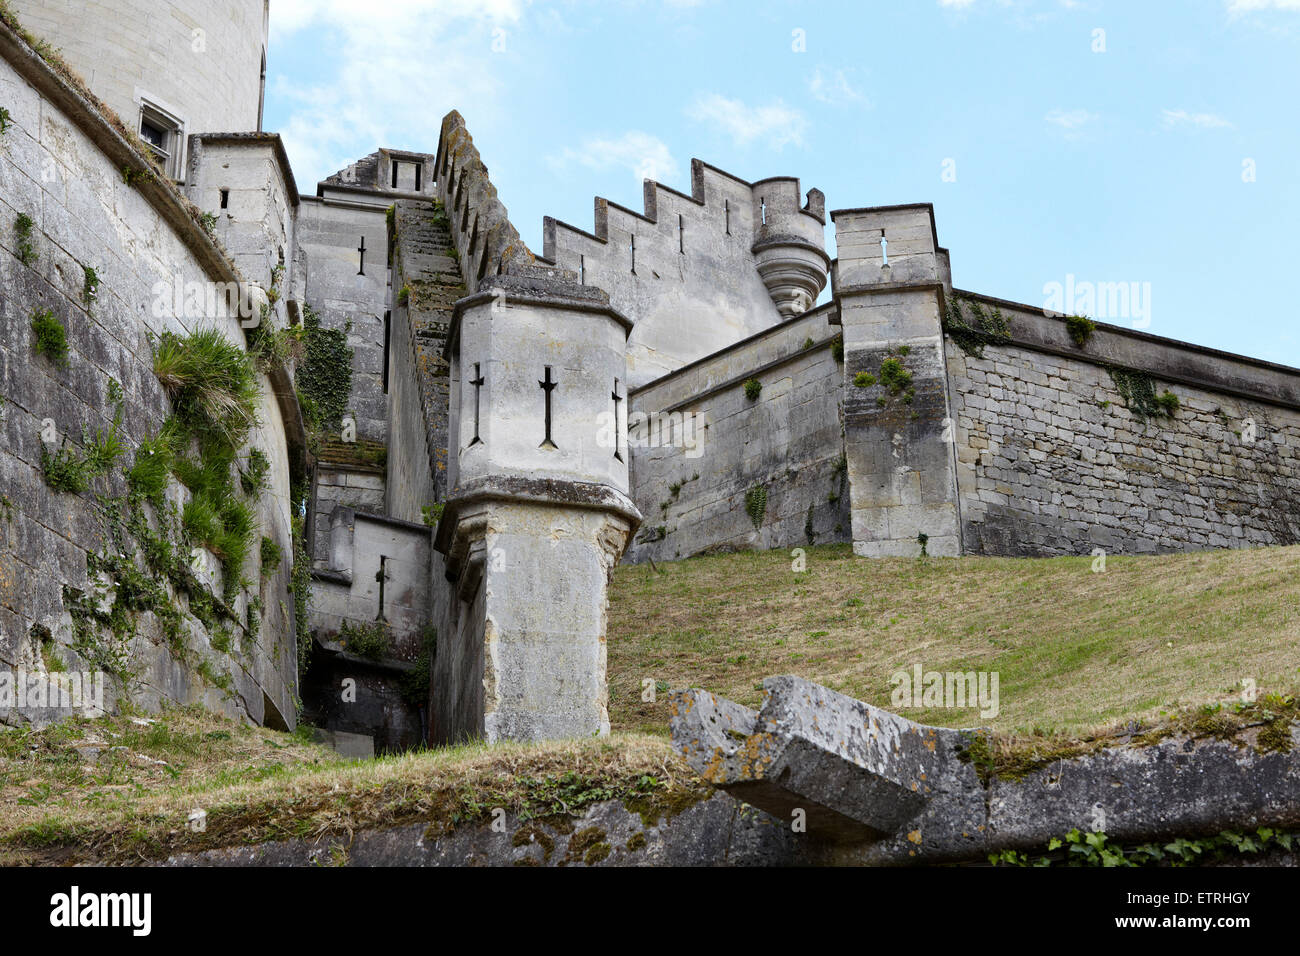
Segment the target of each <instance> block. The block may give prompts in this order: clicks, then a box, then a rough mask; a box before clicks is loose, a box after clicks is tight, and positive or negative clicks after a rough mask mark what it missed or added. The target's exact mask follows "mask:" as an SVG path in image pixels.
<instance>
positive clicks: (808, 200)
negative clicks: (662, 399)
mask: <svg viewBox="0 0 1300 956" xmlns="http://www.w3.org/2000/svg"><path fill="white" fill-rule="evenodd" d="M642 205H643V211H641V212H637V211H635V210H633V209H629V208H628V207H626V206H623V205H620V204H618V203H616V202H613V201H612V200H609V199H606V198H604V197H599V196H598V197H596V199H595V202H594V216H593V226H592V230H591V231H590V232H588V231H586V230H584V229H581V228H579V227H577V226H574V225H571V224H569V223H567V222H563V221H561V220H559V219H556V218H554V217H551V216H548V217H546V218H545V219H544V220H543V227H542V233H543V249H542V256H540V257H538V260H539V261H540V262H545V263H548V264H551V265H554V266H555V267H557V268H559V269H563V270H566V271H568V272H572V273H573V274H574V275H576V276H577V278H578V281H579V282H580V283H582V284H583V285H594V286H598V287H600V288H601V289H604V290H605V291H606V292H608V293H609V296H610V302H611V304H612V305H613V306H614V307H615V308H616V309H618V310H619V311H620V312H622V313H623V314H625V315H627V316H628V317H629V318H631V319H632V320H633V321H634V322H635V323H636V327H635V330H634V331H633V334H632V338H631V342H630V355H629V371H628V373H629V376H630V377H631V378H630V381H631V383H632V384H633V386H634V387H635V386H637V385H641V384H645V383H647V382H649V381H651V380H653V379H655V378H658V377H659V376H660V375H663V374H665V373H667V372H671V371H673V370H675V369H677V368H680V367H681V366H683V365H686V364H688V363H690V362H693V361H695V360H696V359H699V358H701V357H703V356H705V355H708V354H711V353H712V352H716V351H717V350H718V349H721V348H725V347H727V346H728V345H731V344H733V343H735V342H737V341H739V340H741V339H743V338H747V337H749V336H751V335H754V334H757V333H758V332H761V331H763V330H764V329H768V328H771V327H772V326H774V325H776V324H778V323H780V322H782V321H783V320H786V319H789V318H791V317H793V316H794V315H797V314H799V313H801V312H803V311H806V310H807V309H809V308H811V307H812V306H813V304H814V303H815V302H816V300H817V297H818V295H819V294H820V293H821V290H822V289H823V288H824V287H825V284H826V277H827V272H828V270H829V268H830V259H829V257H828V256H827V255H826V252H825V239H824V230H825V221H826V219H825V217H826V210H825V197H824V196H823V194H822V193H821V191H820V190H817V189H812V190H809V191H808V194H807V196H806V197H804V196H803V194H802V191H801V188H800V185H799V180H798V179H796V178H794V177H789V176H781V177H774V178H771V179H763V180H759V181H758V182H752V183H751V182H749V181H747V180H744V179H741V178H740V177H738V176H734V175H732V174H731V173H728V172H725V171H723V170H721V169H718V168H716V167H714V166H710V165H709V164H708V163H705V162H703V161H702V160H699V159H693V160H691V192H690V195H687V194H686V193H683V192H679V191H678V190H676V189H673V188H672V187H670V186H665V185H663V184H662V183H659V182H656V181H654V180H646V181H645V182H644V186H643V198H642Z"/></svg>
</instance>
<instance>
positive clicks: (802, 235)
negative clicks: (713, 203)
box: [752, 176, 830, 319]
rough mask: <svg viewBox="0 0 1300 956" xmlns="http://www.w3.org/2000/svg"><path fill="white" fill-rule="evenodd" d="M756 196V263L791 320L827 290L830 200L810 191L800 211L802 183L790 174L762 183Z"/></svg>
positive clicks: (787, 317) (755, 190) (762, 181)
mask: <svg viewBox="0 0 1300 956" xmlns="http://www.w3.org/2000/svg"><path fill="white" fill-rule="evenodd" d="M753 192H754V222H755V223H756V224H758V229H757V232H756V237H755V240H754V246H753V250H752V251H753V253H754V260H755V265H756V267H757V269H758V274H759V275H760V276H762V278H763V284H764V285H765V286H767V291H768V294H769V295H770V296H771V297H772V301H773V302H774V303H776V307H777V310H778V311H779V312H780V313H781V316H782V318H786V319H789V318H793V317H794V316H796V315H800V314H802V313H804V312H807V311H808V310H809V309H810V308H812V306H813V304H814V303H815V302H816V301H817V296H819V295H820V294H821V291H822V289H824V288H825V287H826V273H827V270H828V269H829V268H830V259H829V257H827V255H826V236H825V229H826V197H825V196H824V195H823V194H822V191H821V190H820V189H810V190H808V202H807V204H806V205H804V206H803V207H800V205H799V180H797V179H792V178H790V177H786V176H781V177H777V178H775V179H764V180H760V181H759V182H756V183H754V187H753Z"/></svg>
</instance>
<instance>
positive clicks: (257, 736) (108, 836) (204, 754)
mask: <svg viewBox="0 0 1300 956" xmlns="http://www.w3.org/2000/svg"><path fill="white" fill-rule="evenodd" d="M152 719H153V721H154V722H153V723H151V724H149V725H147V726H140V725H138V724H135V723H133V722H132V720H131V718H127V717H118V718H111V719H108V720H102V721H93V722H91V721H71V722H68V723H67V724H64V725H62V726H59V727H54V728H50V729H47V730H45V731H41V732H30V731H0V864H8V865H13V864H21V863H52V862H54V863H74V862H90V861H94V862H108V863H130V862H142V861H145V860H154V859H159V858H162V857H165V856H167V855H168V854H171V853H176V852H184V851H196V850H203V849H208V848H212V847H225V846H238V845H244V844H249V843H259V842H264V841H268V840H277V839H291V838H298V839H307V840H314V839H317V838H320V837H323V836H325V835H329V834H352V833H355V832H357V831H359V830H363V829H374V828H382V827H387V826H396V825H400V824H406V823H413V822H424V823H427V824H428V825H429V827H430V828H432V829H435V830H437V831H439V832H443V831H446V830H448V829H450V828H452V827H454V826H456V825H458V824H461V823H472V822H481V821H483V820H485V819H486V818H488V817H490V815H491V811H492V809H493V808H496V807H502V808H504V809H505V810H506V811H507V813H508V814H509V815H510V819H511V820H512V821H518V820H524V819H529V818H534V817H544V818H549V819H558V820H563V819H564V818H566V817H567V816H568V815H570V814H571V813H575V812H577V811H580V810H581V809H582V808H584V807H585V806H586V805H588V804H590V803H593V802H597V801H600V800H606V799H614V798H618V799H623V800H625V801H627V802H629V803H630V805H632V806H634V807H640V808H642V809H643V810H645V811H646V812H649V813H651V814H653V813H655V812H669V810H670V808H671V807H672V806H674V805H675V804H678V803H681V802H683V801H685V802H694V801H696V800H698V799H701V798H702V797H703V796H706V795H707V793H708V791H707V789H706V788H705V787H703V785H702V784H700V783H699V782H698V781H697V780H695V778H694V777H693V775H692V774H690V772H689V771H688V770H687V769H686V768H685V766H684V764H682V763H681V761H680V760H679V759H678V758H677V757H676V756H675V755H674V754H673V753H672V751H671V749H670V748H669V746H668V745H667V743H666V742H665V741H664V740H662V739H660V738H655V737H646V736H640V735H619V736H617V737H614V738H609V739H604V740H582V741H568V742H557V743H546V744H536V745H502V746H497V747H494V748H492V749H491V750H488V749H487V748H486V747H484V746H482V745H479V744H473V745H465V746H462V747H453V748H447V749H445V750H438V751H426V752H419V753H410V754H405V755H402V756H398V757H386V758H382V759H379V760H372V761H349V760H344V759H342V758H340V757H338V756H337V755H336V754H334V753H332V752H331V751H328V750H325V749H323V748H321V747H318V746H316V745H313V744H307V743H304V742H303V741H302V740H301V739H299V738H296V737H294V736H292V735H289V734H281V733H277V732H275V731H271V730H265V729H262V728H254V727H246V726H242V725H239V724H236V723H233V722H231V721H228V720H226V719H224V718H222V717H218V716H215V715H212V714H207V713H203V712H201V711H196V710H188V709H187V710H182V711H172V712H169V713H167V714H163V715H161V716H158V717H155V718H152ZM96 742H99V743H96ZM100 745H102V746H103V749H102V750H101V752H100V754H99V756H98V759H97V760H96V761H95V762H93V763H92V762H90V761H88V760H87V758H86V757H85V756H84V754H83V752H82V751H83V750H84V748H85V747H86V746H100ZM110 748H121V749H116V750H114V749H110ZM195 809H202V810H204V811H205V813H206V814H207V817H206V828H205V830H204V831H203V832H195V831H193V830H191V829H190V828H189V827H187V821H188V819H189V816H190V814H191V812H192V811H193V810H195Z"/></svg>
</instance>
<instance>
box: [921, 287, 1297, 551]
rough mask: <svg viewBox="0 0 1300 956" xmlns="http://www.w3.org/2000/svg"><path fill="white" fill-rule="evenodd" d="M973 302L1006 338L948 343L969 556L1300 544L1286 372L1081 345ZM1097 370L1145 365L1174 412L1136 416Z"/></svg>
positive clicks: (1141, 345) (1171, 353)
mask: <svg viewBox="0 0 1300 956" xmlns="http://www.w3.org/2000/svg"><path fill="white" fill-rule="evenodd" d="M958 295H959V297H966V298H970V297H971V296H970V294H969V293H959V294H958ZM974 298H975V299H976V301H982V302H983V303H984V308H985V309H992V308H995V307H997V308H1000V309H1001V310H1002V312H1003V314H1004V316H1005V317H1007V319H1008V320H1009V325H1010V328H1011V332H1012V337H1013V343H1012V344H1007V345H987V346H985V348H984V355H983V357H982V358H977V357H975V356H972V355H967V354H966V353H965V352H963V351H962V350H961V349H960V348H958V347H957V346H956V344H955V343H953V342H952V341H949V342H948V343H947V359H948V369H949V376H950V379H951V382H952V386H953V396H954V400H953V416H954V419H953V420H954V425H955V435H956V447H957V455H958V479H959V487H960V491H961V513H962V523H963V530H962V534H963V539H964V542H965V546H966V550H967V551H969V552H971V553H978V554H997V555H1053V554H1088V553H1090V552H1091V551H1092V550H1093V549H1096V548H1100V549H1102V550H1104V551H1106V552H1107V553H1138V554H1142V553H1156V552H1169V551H1189V550H1200V549H1207V548H1238V547H1259V546H1264V545H1287V544H1296V543H1300V461H1298V460H1297V457H1298V455H1300V452H1298V451H1297V449H1300V375H1297V373H1296V372H1295V370H1293V369H1286V368H1282V367H1280V366H1270V365H1269V364H1268V363H1264V362H1255V361H1252V360H1249V359H1243V358H1241V357H1240V356H1231V355H1227V354H1225V353H1218V352H1214V351H1213V350H1209V349H1198V348H1195V347H1193V346H1187V345H1185V344H1183V343H1178V342H1172V341H1170V340H1168V339H1159V338H1157V337H1155V336H1151V335H1146V334H1143V333H1139V332H1134V331H1131V330H1127V329H1121V328H1116V327H1113V326H1104V325H1099V326H1098V328H1097V331H1096V332H1094V333H1093V336H1092V337H1091V338H1090V340H1089V341H1088V342H1087V343H1086V344H1085V346H1084V347H1083V348H1080V347H1078V346H1076V345H1075V344H1074V343H1073V342H1071V341H1070V340H1069V338H1068V336H1067V334H1066V333H1065V330H1064V323H1063V322H1062V321H1060V320H1057V319H1052V318H1047V317H1045V316H1043V315H1042V314H1041V313H1036V312H1034V311H1032V310H1029V309H1027V308H1026V307H1023V306H1016V305H1014V304H1011V303H1005V302H999V301H998V300H990V299H987V298H986V297H980V296H975V297H974ZM959 301H961V298H959ZM1106 365H1116V366H1120V367H1126V368H1134V367H1136V368H1138V369H1149V370H1150V375H1151V378H1152V381H1153V384H1154V387H1155V391H1156V393H1157V394H1160V393H1161V392H1163V391H1165V390H1166V389H1167V390H1169V391H1171V392H1172V393H1173V394H1175V395H1176V396H1177V397H1178V399H1179V408H1178V410H1177V412H1176V413H1175V414H1174V415H1173V416H1172V417H1170V416H1166V415H1157V416H1156V417H1153V418H1149V419H1146V420H1142V419H1139V418H1138V417H1137V416H1135V415H1134V414H1133V413H1132V412H1131V411H1130V410H1129V409H1128V408H1127V407H1126V406H1125V404H1124V399H1123V397H1122V396H1121V395H1120V394H1119V392H1118V391H1117V389H1116V387H1115V382H1114V380H1113V379H1112V377H1111V375H1110V373H1109V372H1108V371H1107V369H1106V367H1105V366H1106ZM1252 431H1253V441H1252V440H1251V437H1252Z"/></svg>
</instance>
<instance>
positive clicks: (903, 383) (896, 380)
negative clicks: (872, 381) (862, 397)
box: [880, 353, 912, 395]
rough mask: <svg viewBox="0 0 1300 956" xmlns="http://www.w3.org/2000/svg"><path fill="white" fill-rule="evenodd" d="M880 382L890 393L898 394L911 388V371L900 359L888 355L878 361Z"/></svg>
mask: <svg viewBox="0 0 1300 956" xmlns="http://www.w3.org/2000/svg"><path fill="white" fill-rule="evenodd" d="M900 354H906V353H900ZM880 384H882V385H884V386H885V388H887V389H889V394H890V395H898V394H899V393H901V392H903V391H904V390H905V389H911V387H912V373H911V372H910V371H909V370H908V369H907V368H906V367H905V366H904V365H903V361H902V359H900V358H895V357H893V356H890V357H889V358H887V359H885V360H884V361H883V362H881V363H880Z"/></svg>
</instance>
